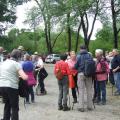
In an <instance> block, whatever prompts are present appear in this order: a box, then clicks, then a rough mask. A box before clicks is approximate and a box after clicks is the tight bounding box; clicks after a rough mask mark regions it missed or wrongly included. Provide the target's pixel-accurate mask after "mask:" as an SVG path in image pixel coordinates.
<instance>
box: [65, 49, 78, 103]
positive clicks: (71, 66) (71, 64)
mask: <svg viewBox="0 0 120 120" xmlns="http://www.w3.org/2000/svg"><path fill="white" fill-rule="evenodd" d="M66 62H67V63H68V66H69V69H70V72H71V74H72V77H73V80H74V81H73V85H72V86H71V89H72V96H73V103H77V95H76V88H77V70H75V69H74V66H75V64H76V54H75V51H71V52H70V59H69V60H67V61H66Z"/></svg>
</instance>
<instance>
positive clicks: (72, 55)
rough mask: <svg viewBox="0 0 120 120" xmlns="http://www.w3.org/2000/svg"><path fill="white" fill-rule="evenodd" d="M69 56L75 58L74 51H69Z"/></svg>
mask: <svg viewBox="0 0 120 120" xmlns="http://www.w3.org/2000/svg"><path fill="white" fill-rule="evenodd" d="M70 58H71V59H75V58H76V54H75V51H71V52H70Z"/></svg>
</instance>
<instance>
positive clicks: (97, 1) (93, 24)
mask: <svg viewBox="0 0 120 120" xmlns="http://www.w3.org/2000/svg"><path fill="white" fill-rule="evenodd" d="M96 3H97V6H96V13H95V16H94V20H93V23H92V28H91V31H90V34H89V36H88V40H90V38H91V36H92V33H93V29H94V26H95V22H96V18H97V15H98V4H99V0H96ZM88 42H89V41H88Z"/></svg>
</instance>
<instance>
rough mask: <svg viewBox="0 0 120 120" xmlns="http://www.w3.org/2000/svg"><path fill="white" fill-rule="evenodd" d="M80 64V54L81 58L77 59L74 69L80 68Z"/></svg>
mask: <svg viewBox="0 0 120 120" xmlns="http://www.w3.org/2000/svg"><path fill="white" fill-rule="evenodd" d="M79 64H80V56H79V58H78V59H77V62H76V64H75V65H74V69H76V70H78V68H79Z"/></svg>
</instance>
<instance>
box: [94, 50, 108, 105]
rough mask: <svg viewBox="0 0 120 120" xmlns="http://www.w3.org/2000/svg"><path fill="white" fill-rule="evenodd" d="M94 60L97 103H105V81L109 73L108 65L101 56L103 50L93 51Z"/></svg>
mask: <svg viewBox="0 0 120 120" xmlns="http://www.w3.org/2000/svg"><path fill="white" fill-rule="evenodd" d="M95 55H96V58H97V61H96V89H97V104H99V105H100V104H102V105H106V81H107V78H108V73H109V65H108V63H107V61H106V60H105V59H104V57H103V50H101V49H97V50H96V51H95Z"/></svg>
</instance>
